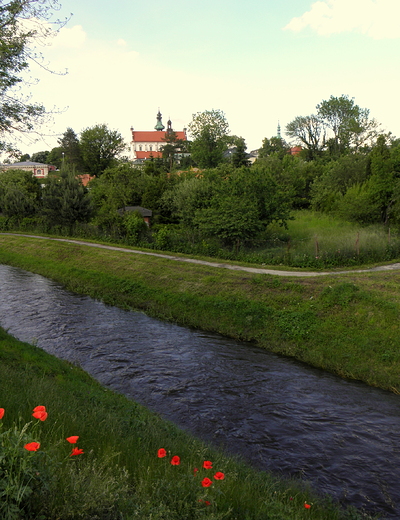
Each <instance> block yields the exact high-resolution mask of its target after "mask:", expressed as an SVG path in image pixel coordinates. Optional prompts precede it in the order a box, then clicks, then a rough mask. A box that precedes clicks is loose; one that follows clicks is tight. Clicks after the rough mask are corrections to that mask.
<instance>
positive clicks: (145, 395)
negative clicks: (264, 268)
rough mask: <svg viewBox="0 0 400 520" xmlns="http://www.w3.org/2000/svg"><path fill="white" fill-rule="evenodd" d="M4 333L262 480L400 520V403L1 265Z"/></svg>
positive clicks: (247, 347) (357, 385)
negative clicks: (238, 458) (78, 370)
mask: <svg viewBox="0 0 400 520" xmlns="http://www.w3.org/2000/svg"><path fill="white" fill-rule="evenodd" d="M0 325H1V326H2V327H3V328H5V329H7V330H8V331H9V333H10V334H12V335H14V336H15V337H17V338H18V339H20V340H23V341H27V342H30V343H32V342H33V343H35V344H37V345H38V346H39V347H41V348H43V349H44V350H46V351H47V352H49V353H51V354H54V355H56V356H58V357H60V358H63V359H67V360H69V361H72V362H75V363H78V364H79V365H80V366H81V367H82V368H84V369H85V370H86V371H87V372H89V373H90V374H92V375H93V376H94V377H95V378H96V379H97V380H99V381H100V382H101V383H102V384H104V385H106V386H108V387H111V388H113V389H115V390H117V391H118V392H120V393H123V394H125V395H126V396H127V397H129V398H132V399H134V400H135V401H137V402H139V403H141V404H143V405H145V406H147V407H148V408H150V409H152V410H155V411H157V412H158V413H159V414H160V415H162V416H163V417H165V418H167V419H169V420H171V421H173V422H175V423H176V424H177V425H179V426H180V427H182V428H183V429H186V430H187V431H190V432H191V433H193V434H194V435H196V436H198V437H199V438H201V439H203V440H205V441H209V442H211V443H213V444H215V445H217V446H224V447H225V448H226V449H227V450H228V451H230V452H232V453H237V454H240V455H242V456H243V457H244V458H245V459H247V460H248V461H249V462H250V463H251V464H253V465H254V466H256V467H257V468H260V469H265V470H271V471H272V472H274V473H276V474H278V475H284V476H296V477H301V478H302V479H303V480H306V481H308V482H310V483H311V484H312V485H313V486H314V487H315V488H316V489H318V490H320V491H321V492H323V493H329V494H331V495H332V496H334V497H335V498H337V499H338V500H340V501H341V502H342V503H343V504H345V505H350V504H351V505H354V506H356V507H358V508H364V509H365V510H367V511H369V512H376V511H377V512H379V514H380V517H381V518H393V519H399V518H400V487H399V483H400V398H399V397H398V396H396V395H393V394H390V393H389V392H385V391H381V390H378V389H374V388H370V387H368V386H366V385H363V384H361V383H357V382H352V381H345V380H342V379H339V378H336V377H335V376H332V375H330V374H327V373H325V372H323V371H320V370H317V369H313V368H310V367H307V366H305V365H303V364H301V363H299V362H297V361H294V360H291V359H287V358H282V357H279V356H277V355H274V354H270V353H268V352H266V351H265V350H262V349H259V348H257V347H255V346H253V345H251V344H246V343H241V342H237V341H233V340H230V339H227V338H224V337H221V336H219V335H216V334H209V333H204V332H201V331H195V330H189V329H186V328H183V327H179V326H177V325H173V324H170V323H164V322H161V321H158V320H155V319H152V318H149V317H148V316H146V315H145V314H142V313H140V312H128V311H124V310H121V309H118V308H116V307H110V306H106V305H104V304H102V303H101V302H99V301H95V300H92V299H90V298H88V297H83V296H78V295H75V294H72V293H69V292H67V291H65V290H64V289H63V288H62V287H60V286H59V285H58V284H56V283H54V282H52V281H49V280H47V279H46V278H43V277H42V276H39V275H36V274H32V273H29V272H26V271H22V270H20V269H16V268H13V267H9V266H1V265H0Z"/></svg>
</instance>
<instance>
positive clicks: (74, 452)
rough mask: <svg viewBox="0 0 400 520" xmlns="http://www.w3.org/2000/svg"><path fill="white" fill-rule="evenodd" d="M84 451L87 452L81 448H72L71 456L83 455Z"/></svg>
mask: <svg viewBox="0 0 400 520" xmlns="http://www.w3.org/2000/svg"><path fill="white" fill-rule="evenodd" d="M82 453H85V452H84V451H83V450H81V449H80V448H72V452H71V455H70V457H73V456H74V455H82Z"/></svg>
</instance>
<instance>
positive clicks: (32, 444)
mask: <svg viewBox="0 0 400 520" xmlns="http://www.w3.org/2000/svg"><path fill="white" fill-rule="evenodd" d="M24 448H25V449H26V450H28V451H37V450H38V449H39V448H40V442H28V444H25V446H24Z"/></svg>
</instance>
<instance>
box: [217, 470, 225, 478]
mask: <svg viewBox="0 0 400 520" xmlns="http://www.w3.org/2000/svg"><path fill="white" fill-rule="evenodd" d="M214 478H215V480H224V478H225V473H222V471H217V473H216V474H215V475H214Z"/></svg>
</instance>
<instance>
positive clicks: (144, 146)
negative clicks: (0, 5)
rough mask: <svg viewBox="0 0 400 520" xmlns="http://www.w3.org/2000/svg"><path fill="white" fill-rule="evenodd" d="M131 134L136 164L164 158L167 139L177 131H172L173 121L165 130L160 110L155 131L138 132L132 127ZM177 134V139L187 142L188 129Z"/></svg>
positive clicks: (133, 156)
mask: <svg viewBox="0 0 400 520" xmlns="http://www.w3.org/2000/svg"><path fill="white" fill-rule="evenodd" d="M131 132H132V141H131V158H132V160H133V161H134V162H135V163H141V162H143V161H145V160H146V159H151V158H157V157H162V148H163V146H165V144H166V140H165V139H166V138H167V137H168V135H170V134H172V132H175V131H174V130H173V129H172V123H171V120H169V121H168V122H167V129H166V130H165V126H164V125H163V123H162V115H161V113H160V110H159V111H158V114H157V123H156V126H155V127H154V130H150V131H137V130H134V129H133V127H131ZM175 134H176V138H177V139H181V140H183V141H187V136H186V128H184V129H183V131H182V132H175Z"/></svg>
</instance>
